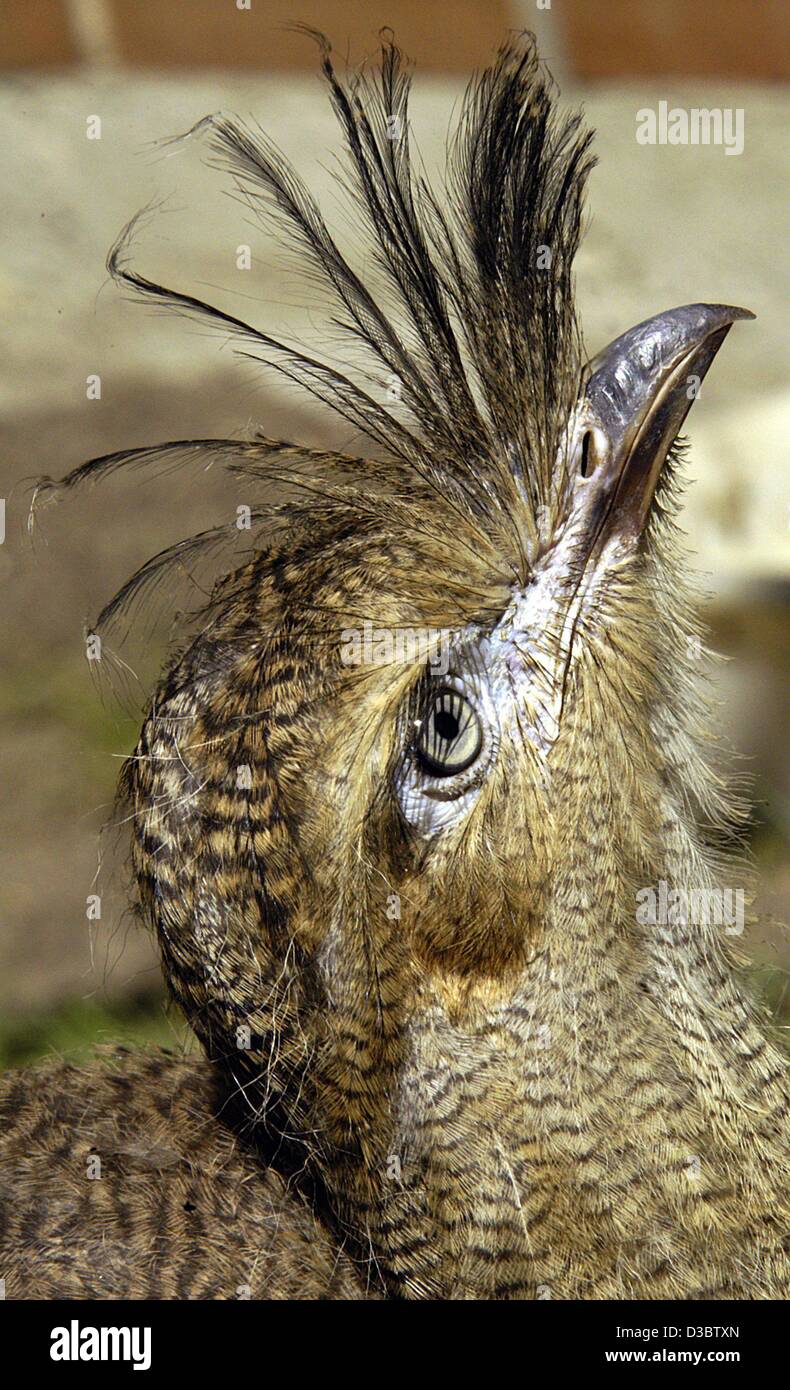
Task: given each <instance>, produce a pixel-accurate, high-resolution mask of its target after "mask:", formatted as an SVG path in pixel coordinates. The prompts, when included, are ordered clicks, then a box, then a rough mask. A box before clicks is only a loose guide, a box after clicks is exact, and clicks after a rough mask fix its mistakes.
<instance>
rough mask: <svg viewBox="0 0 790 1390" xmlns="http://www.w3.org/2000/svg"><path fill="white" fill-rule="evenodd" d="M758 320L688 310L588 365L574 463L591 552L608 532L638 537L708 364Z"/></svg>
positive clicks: (644, 327) (743, 313)
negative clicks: (738, 327)
mask: <svg viewBox="0 0 790 1390" xmlns="http://www.w3.org/2000/svg"><path fill="white" fill-rule="evenodd" d="M753 318H754V314H752V313H751V312H750V311H749V310H748V309H737V308H734V307H733V306H732V305H729V304H686V305H684V306H683V307H682V308H680V309H670V310H668V311H667V312H666V313H664V314H657V315H656V317H655V318H652V319H645V321H644V323H640V324H637V325H636V327H635V328H631V329H629V330H628V332H627V333H623V335H622V336H621V337H619V338H616V339H615V340H614V342H613V343H610V344H609V346H608V347H606V348H604V350H603V351H602V352H600V353H599V354H598V356H597V357H595V358H594V359H593V361H592V362H591V363H590V366H589V369H588V370H589V376H588V378H587V383H586V387H585V390H584V393H583V396H582V399H581V400H580V403H579V408H578V413H577V418H576V422H575V427H574V439H573V441H572V458H573V461H574V465H575V472H576V476H577V480H578V485H579V488H580V489H584V491H586V492H587V493H588V505H589V513H588V515H589V519H590V523H591V527H592V533H593V534H592V535H591V538H590V540H591V546H594V545H595V543H596V542H597V541H598V539H599V538H601V537H602V534H604V533H605V535H606V537H607V538H608V537H609V536H611V535H614V534H617V535H619V536H621V537H623V538H624V539H629V538H630V539H636V538H637V537H638V536H639V535H641V533H642V530H643V529H644V525H645V522H646V519H647V515H648V511H649V509H650V504H651V502H652V500H653V496H654V493H655V490H656V486H657V484H658V480H659V477H660V476H661V470H662V468H663V466H664V462H665V460H666V457H667V453H668V452H669V448H670V446H671V444H672V442H673V440H674V439H675V438H676V436H677V434H678V432H679V430H680V429H681V427H682V425H683V421H684V420H685V418H686V416H687V414H688V412H689V410H690V409H691V406H692V404H693V402H694V400H695V398H696V396H697V395H698V394H699V388H700V386H701V384H702V381H703V379H704V377H705V375H706V373H707V371H708V368H709V367H710V365H711V362H712V361H713V359H714V357H715V356H716V353H717V352H718V350H719V348H720V347H721V345H722V343H723V342H724V339H725V338H726V336H727V334H728V332H729V330H730V328H731V327H732V324H733V323H734V322H735V320H736V319H753ZM585 484H586V486H585ZM585 510H587V506H585Z"/></svg>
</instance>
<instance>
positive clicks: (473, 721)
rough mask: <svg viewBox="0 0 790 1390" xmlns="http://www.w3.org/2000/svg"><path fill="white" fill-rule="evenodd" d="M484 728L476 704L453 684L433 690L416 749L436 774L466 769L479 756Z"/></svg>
mask: <svg viewBox="0 0 790 1390" xmlns="http://www.w3.org/2000/svg"><path fill="white" fill-rule="evenodd" d="M482 746H483V730H482V727H481V724H480V719H479V718H478V715H477V711H476V710H475V708H474V706H473V705H472V704H471V703H470V702H469V700H467V699H466V698H465V697H464V696H463V695H462V694H461V693H460V692H459V691H458V690H454V689H453V688H452V686H449V685H448V686H441V687H440V688H439V689H438V690H434V691H432V692H431V696H430V699H429V701H428V705H427V708H426V711H425V714H424V715H423V718H422V720H421V721H420V726H419V732H418V735H417V752H418V754H419V757H420V760H421V762H422V763H423V766H424V767H425V768H426V770H427V771H428V772H431V773H433V775H434V776H435V777H453V776H455V775H456V773H458V772H464V771H465V770H466V768H468V767H471V765H472V763H473V762H474V761H475V760H476V758H478V757H479V755H480V750H481V748H482Z"/></svg>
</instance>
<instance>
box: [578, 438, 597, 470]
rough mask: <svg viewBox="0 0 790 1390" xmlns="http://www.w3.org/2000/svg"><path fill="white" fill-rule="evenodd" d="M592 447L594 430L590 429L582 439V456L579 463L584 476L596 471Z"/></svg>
mask: <svg viewBox="0 0 790 1390" xmlns="http://www.w3.org/2000/svg"><path fill="white" fill-rule="evenodd" d="M591 449H592V430H588V431H587V433H586V434H585V436H584V439H583V440H582V457H581V462H580V464H579V472H580V473H581V475H582V477H583V478H589V477H590V475H591V474H592V473H594V472H595V459H594V458H593V456H592V453H591Z"/></svg>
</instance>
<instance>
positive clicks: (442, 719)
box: [433, 709, 461, 743]
mask: <svg viewBox="0 0 790 1390" xmlns="http://www.w3.org/2000/svg"><path fill="white" fill-rule="evenodd" d="M433 723H434V728H435V730H436V732H437V734H438V736H439V738H440V739H442V740H443V741H444V742H445V743H454V742H455V740H456V739H457V737H458V730H459V729H460V727H461V726H460V724H459V723H458V719H457V718H456V716H455V715H454V714H452V713H451V712H450V710H449V709H440V710H438V711H437V712H436V714H435V716H434V721H433Z"/></svg>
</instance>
